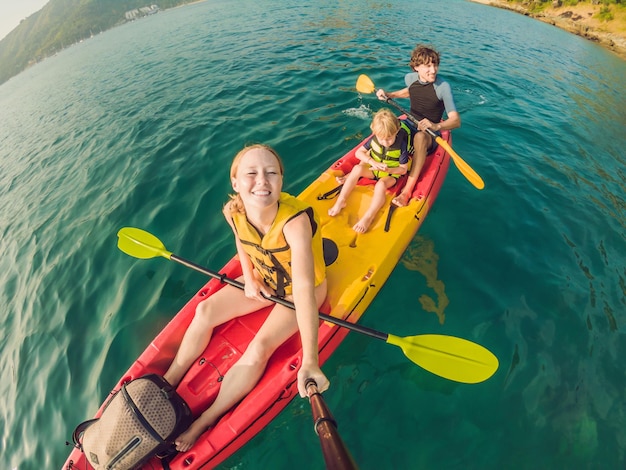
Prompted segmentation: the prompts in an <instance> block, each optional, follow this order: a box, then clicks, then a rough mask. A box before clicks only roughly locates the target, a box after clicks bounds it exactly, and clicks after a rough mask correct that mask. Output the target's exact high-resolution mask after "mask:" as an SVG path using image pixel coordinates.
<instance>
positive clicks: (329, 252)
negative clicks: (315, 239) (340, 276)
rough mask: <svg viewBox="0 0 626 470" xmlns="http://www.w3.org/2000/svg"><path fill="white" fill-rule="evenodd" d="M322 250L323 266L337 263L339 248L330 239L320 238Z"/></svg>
mask: <svg viewBox="0 0 626 470" xmlns="http://www.w3.org/2000/svg"><path fill="white" fill-rule="evenodd" d="M322 249H323V251H324V264H325V265H326V266H327V267H328V266H330V265H331V264H333V263H334V262H335V261H337V258H338V257H339V247H338V246H337V244H336V243H335V242H334V241H332V240H331V239H330V238H322Z"/></svg>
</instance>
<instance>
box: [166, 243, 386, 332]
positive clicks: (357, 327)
mask: <svg viewBox="0 0 626 470" xmlns="http://www.w3.org/2000/svg"><path fill="white" fill-rule="evenodd" d="M170 259H171V260H172V261H176V262H177V263H180V264H182V265H183V266H187V267H188V268H191V269H193V270H195V271H198V272H200V273H202V274H206V275H207V276H209V277H212V278H214V279H218V280H219V281H220V282H222V283H224V284H228V285H231V286H233V287H236V288H238V289H241V290H243V289H244V284H243V282H239V281H237V280H235V279H231V278H229V277H228V276H226V274H220V273H218V272H216V271H212V270H210V269H207V268H205V267H204V266H200V265H199V264H196V263H194V262H192V261H188V260H186V259H184V258H181V257H180V256H177V255H175V254H171V255H170ZM267 299H268V300H271V301H272V302H275V303H277V304H280V305H283V306H285V307H288V308H290V309H292V310H295V308H296V307H295V305H294V304H293V302H289V301H288V300H285V299H283V298H280V297H276V296H275V295H271V296H269V297H267ZM319 317H320V319H322V320H324V321H327V322H329V323H333V324H335V325H337V326H341V327H342V328H347V329H348V330H352V331H356V332H357V333H361V334H364V335H367V336H371V337H372V338H376V339H380V340H382V341H385V342H387V338H389V334H388V333H383V332H381V331H376V330H373V329H371V328H368V327H366V326H361V325H357V324H355V323H350V322H349V321H346V320H342V319H341V318H335V317H332V316H330V315H326V314H325V313H322V312H319Z"/></svg>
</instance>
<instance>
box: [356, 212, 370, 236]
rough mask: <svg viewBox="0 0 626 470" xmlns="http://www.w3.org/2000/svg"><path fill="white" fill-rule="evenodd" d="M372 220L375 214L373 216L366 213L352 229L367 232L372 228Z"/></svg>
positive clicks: (357, 231)
mask: <svg viewBox="0 0 626 470" xmlns="http://www.w3.org/2000/svg"><path fill="white" fill-rule="evenodd" d="M372 220H374V216H373V215H372V216H367V215H364V216H363V217H361V220H359V221H358V222H357V223H356V224H354V227H352V230H354V231H355V232H356V233H365V232H367V230H368V229H369V228H370V225H372Z"/></svg>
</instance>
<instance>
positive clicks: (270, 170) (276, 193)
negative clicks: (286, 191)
mask: <svg viewBox="0 0 626 470" xmlns="http://www.w3.org/2000/svg"><path fill="white" fill-rule="evenodd" d="M232 185H233V189H234V190H235V191H236V192H237V193H239V195H240V196H241V199H242V201H243V203H244V206H245V207H246V211H248V210H249V209H251V208H253V207H257V208H259V209H262V208H265V207H268V206H271V205H273V204H275V203H276V202H278V199H279V197H280V192H281V190H282V187H283V175H282V174H281V169H280V164H279V162H278V160H277V159H276V157H275V156H274V154H272V153H271V152H270V151H268V150H266V149H264V148H254V149H251V150H248V151H247V152H246V153H245V154H243V155H242V156H241V160H240V161H239V165H238V166H237V172H236V175H235V177H234V178H232Z"/></svg>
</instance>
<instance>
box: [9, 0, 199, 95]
mask: <svg viewBox="0 0 626 470" xmlns="http://www.w3.org/2000/svg"><path fill="white" fill-rule="evenodd" d="M192 1H194V0H50V2H49V3H48V4H46V6H44V7H43V8H42V9H41V10H40V11H38V12H37V13H34V14H33V15H31V16H29V17H28V18H26V19H25V20H23V21H22V22H21V23H20V25H19V26H18V27H17V28H15V29H14V30H13V31H11V32H10V33H9V34H8V35H7V36H6V37H5V38H4V39H2V41H0V84H1V83H4V82H5V81H7V80H8V79H9V78H11V77H12V76H14V75H17V74H18V73H20V72H21V71H22V70H24V69H25V68H26V67H28V66H29V65H31V64H34V63H36V62H38V61H40V60H42V59H44V58H45V57H48V56H50V55H53V54H54V53H55V52H58V51H60V50H61V49H63V48H65V47H68V46H70V45H71V44H74V43H76V42H78V41H80V40H81V39H85V38H88V37H90V36H91V35H93V34H98V33H99V32H101V31H105V30H107V29H110V28H112V27H113V26H116V25H118V24H121V23H124V22H125V21H127V20H126V17H125V13H126V12H127V11H131V10H134V9H138V8H142V7H146V6H151V5H156V6H158V7H159V8H160V9H161V10H164V9H166V8H171V7H174V6H177V5H182V4H185V3H191V2H192Z"/></svg>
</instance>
